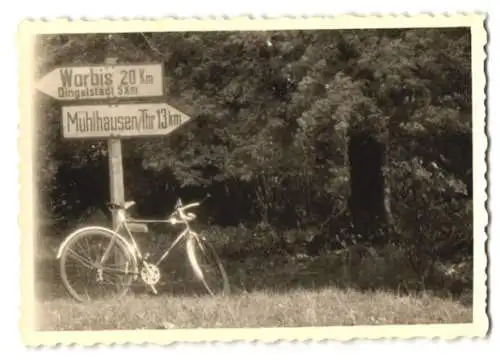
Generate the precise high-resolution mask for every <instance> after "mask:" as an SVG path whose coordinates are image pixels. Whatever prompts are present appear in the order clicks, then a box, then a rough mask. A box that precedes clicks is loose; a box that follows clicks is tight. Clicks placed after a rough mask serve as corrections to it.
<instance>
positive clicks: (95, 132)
mask: <svg viewBox="0 0 500 360" xmlns="http://www.w3.org/2000/svg"><path fill="white" fill-rule="evenodd" d="M36 88H37V89H38V90H39V91H42V92H43V93H45V94H47V95H49V96H51V97H53V98H55V99H57V100H61V101H72V102H79V101H83V100H87V101H89V100H101V103H100V104H95V105H89V104H86V105H71V106H63V108H62V129H63V136H64V137H65V138H68V139H89V138H106V139H108V140H107V141H108V158H109V183H110V196H111V201H112V202H113V203H117V204H123V203H124V201H125V199H124V197H125V196H124V193H125V191H124V184H123V163H122V148H121V138H130V137H140V136H155V135H167V134H169V133H171V132H172V131H174V130H175V129H177V128H179V127H180V126H181V125H182V124H184V123H186V122H187V121H189V120H190V117H189V116H188V115H186V114H183V113H182V112H180V111H179V110H177V109H175V108H173V107H172V106H170V105H168V104H166V103H163V102H157V103H154V102H149V103H137V104H130V103H128V104H123V103H119V102H118V101H119V100H122V99H132V98H151V97H159V96H163V66H162V64H116V59H115V58H108V59H106V62H105V64H102V65H89V66H68V67H59V68H56V69H54V70H52V71H51V72H49V73H48V74H46V75H45V76H44V77H42V78H41V79H40V80H39V81H38V83H37V84H36ZM102 102H104V103H105V104H102ZM116 225H117V218H116V215H115V212H113V226H116Z"/></svg>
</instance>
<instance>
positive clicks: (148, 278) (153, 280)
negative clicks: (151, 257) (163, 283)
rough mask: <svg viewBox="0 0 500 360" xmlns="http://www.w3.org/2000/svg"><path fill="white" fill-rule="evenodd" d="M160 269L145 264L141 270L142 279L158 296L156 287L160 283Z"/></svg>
mask: <svg viewBox="0 0 500 360" xmlns="http://www.w3.org/2000/svg"><path fill="white" fill-rule="evenodd" d="M160 277H161V274H160V269H159V268H158V266H156V265H154V264H150V263H148V262H144V263H143V266H142V268H141V279H142V281H144V283H145V284H146V285H149V286H150V287H151V289H152V290H153V292H154V293H155V294H157V293H158V292H157V291H156V287H155V285H156V284H158V282H159V281H160Z"/></svg>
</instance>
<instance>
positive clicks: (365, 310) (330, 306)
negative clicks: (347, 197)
mask: <svg viewBox="0 0 500 360" xmlns="http://www.w3.org/2000/svg"><path fill="white" fill-rule="evenodd" d="M181 250H182V248H179V250H178V251H181ZM38 259H39V261H37V274H36V279H37V291H36V298H37V300H36V312H37V314H39V317H38V328H39V329H40V330H103V329H163V328H197V327H202V328H206V327H275V326H283V327H296V326H335V325H381V324H424V323H426V324H431V323H469V322H472V305H471V304H470V301H469V302H464V301H462V302H460V301H457V300H456V299H452V298H451V297H449V296H448V297H447V296H436V295H435V294H433V293H431V292H428V291H424V292H419V293H416V292H411V291H410V292H408V291H406V290H405V289H403V288H400V289H393V290H390V289H383V288H381V287H378V286H377V287H373V288H370V287H369V286H368V287H364V288H360V287H359V286H358V287H356V286H354V284H352V285H353V286H345V283H344V284H342V282H340V281H339V279H341V275H340V273H338V272H337V269H336V268H335V266H336V261H335V260H334V259H332V258H328V259H325V258H315V259H311V258H303V259H300V261H299V259H292V258H291V257H290V256H289V255H275V256H269V257H268V258H265V259H264V258H253V257H247V258H245V259H231V258H224V263H225V265H226V268H227V272H228V274H229V276H230V282H231V286H232V290H233V292H232V294H231V295H230V296H228V297H210V296H208V295H206V294H205V292H204V291H203V288H202V287H201V285H200V284H198V283H196V281H195V280H194V278H193V276H192V272H191V270H190V269H189V267H188V265H187V261H186V258H185V256H183V254H182V253H180V252H179V253H178V254H173V257H172V261H170V262H169V263H168V264H167V265H166V266H165V267H163V268H162V271H163V274H164V277H163V281H162V282H161V285H160V286H159V291H160V292H159V294H158V295H153V294H152V293H150V291H149V290H148V289H147V288H146V287H143V286H142V285H140V284H139V285H138V286H135V287H134V288H133V289H132V290H131V293H130V294H128V295H126V296H125V297H123V298H121V299H120V300H118V301H117V300H113V301H111V300H110V301H104V300H103V301H99V302H94V303H91V304H80V303H77V302H76V301H74V300H73V299H71V298H70V297H69V296H68V295H67V294H66V292H65V290H64V288H63V286H62V283H61V281H60V279H59V275H58V266H57V265H58V264H57V261H55V259H54V256H53V255H51V252H50V251H49V252H46V253H45V254H44V255H43V256H40V257H39V258H38ZM354 275H359V274H354ZM358 277H359V276H358ZM361 277H363V278H364V279H366V278H370V277H368V276H361Z"/></svg>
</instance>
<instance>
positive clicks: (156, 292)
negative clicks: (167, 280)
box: [149, 285, 158, 295]
mask: <svg viewBox="0 0 500 360" xmlns="http://www.w3.org/2000/svg"><path fill="white" fill-rule="evenodd" d="M149 286H150V287H151V290H153V292H154V294H155V295H157V294H158V291H157V290H156V287H155V286H154V285H149Z"/></svg>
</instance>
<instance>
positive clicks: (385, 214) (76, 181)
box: [36, 28, 472, 276]
mask: <svg viewBox="0 0 500 360" xmlns="http://www.w3.org/2000/svg"><path fill="white" fill-rule="evenodd" d="M37 46H38V68H37V76H40V75H41V74H44V73H45V72H47V71H49V70H50V69H52V68H53V67H56V66H59V65H71V64H84V63H101V62H103V61H104V59H105V58H106V56H110V55H111V56H117V57H119V59H120V61H121V62H138V61H140V62H147V61H161V62H163V64H164V69H165V71H164V74H165V84H166V85H165V91H166V99H167V102H168V103H169V104H171V105H173V106H175V107H177V108H178V109H180V110H182V111H183V112H185V113H187V114H189V115H190V116H191V117H192V118H193V120H192V121H191V122H190V123H189V124H187V125H186V126H184V127H183V128H181V129H180V130H178V131H176V132H175V133H173V134H171V135H169V136H167V137H157V138H139V139H132V140H126V141H124V142H123V151H124V170H125V188H126V197H127V198H128V199H134V200H136V201H137V203H138V206H137V211H138V212H139V213H140V214H141V215H143V216H157V215H163V214H165V213H167V212H169V210H170V209H171V207H172V205H173V203H174V201H175V200H176V198H177V197H179V196H181V197H183V198H185V199H186V200H190V199H199V198H201V197H203V196H204V195H205V194H206V193H211V195H212V197H211V198H210V200H209V201H208V202H207V203H206V204H204V206H203V210H202V212H204V214H203V215H204V216H203V217H202V222H204V223H207V224H212V225H214V226H215V225H217V226H219V227H222V228H224V227H226V228H227V227H232V228H235V227H238V226H239V228H246V229H254V230H255V231H253V232H252V231H250V232H251V236H249V237H248V238H245V239H244V240H243V241H239V240H238V239H234V240H235V242H237V243H238V244H239V245H238V246H239V247H240V249H239V250H240V251H243V253H244V251H245V249H246V247H248V248H250V247H251V246H254V245H255V243H256V242H258V241H257V238H266V239H267V240H266V241H269V242H270V243H271V244H272V245H269V246H268V247H272V248H274V249H277V248H279V247H288V249H289V250H290V251H292V252H298V251H301V250H300V249H302V248H301V247H302V246H304V247H305V248H306V250H308V251H309V252H310V253H314V252H317V251H319V250H320V249H321V248H323V247H324V246H327V247H335V246H337V245H336V241H335V240H339V241H340V242H342V241H347V242H352V241H351V240H352V239H358V242H360V241H361V242H364V243H367V244H372V245H377V246H378V245H387V244H389V243H391V244H396V245H397V246H399V247H401V248H403V249H405V251H406V252H407V254H408V257H409V259H410V260H411V262H412V266H413V267H414V269H415V271H417V272H419V274H423V275H421V276H424V275H425V274H426V272H428V270H427V269H428V268H429V266H428V264H429V262H434V261H437V260H450V261H451V260H454V259H455V258H459V259H461V260H463V259H464V258H467V257H470V256H471V254H472V204H471V199H472V136H471V135H472V113H471V106H472V105H471V66H470V64H471V49H470V32H469V29H464V28H450V29H374V30H342V31H280V32H265V31H262V32H206V33H198V32H190V33H144V34H143V33H134V34H114V35H112V36H108V35H106V34H85V35H67V36H66V35H46V36H43V37H40V38H39V39H38V44H37ZM37 96H38V99H39V101H38V109H39V110H38V114H39V121H38V124H37V125H38V135H39V138H40V148H39V158H38V161H37V163H36V166H37V169H36V174H37V176H38V179H37V182H38V186H39V189H40V190H41V201H40V206H41V208H40V211H41V213H42V214H43V215H42V217H43V219H44V220H46V224H47V225H49V224H52V225H53V226H54V227H55V228H58V229H62V230H64V231H67V229H68V228H69V227H74V226H76V225H77V224H79V222H81V221H83V220H82V219H85V216H86V214H89V213H95V212H96V211H97V209H100V210H101V211H103V212H106V209H105V208H104V203H105V202H106V201H107V200H108V199H109V189H108V186H109V185H108V177H107V171H108V169H107V166H108V163H107V154H106V142H105V141H68V140H64V139H62V137H61V131H60V121H61V104H60V103H58V102H57V101H55V100H53V99H51V98H49V97H47V96H45V95H43V94H38V95H37ZM237 240H238V241H237Z"/></svg>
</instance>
